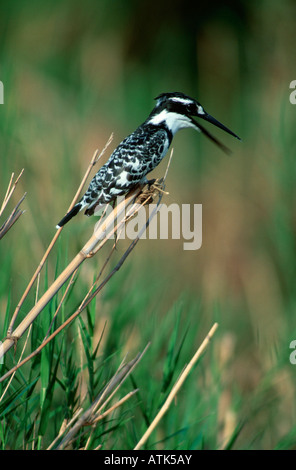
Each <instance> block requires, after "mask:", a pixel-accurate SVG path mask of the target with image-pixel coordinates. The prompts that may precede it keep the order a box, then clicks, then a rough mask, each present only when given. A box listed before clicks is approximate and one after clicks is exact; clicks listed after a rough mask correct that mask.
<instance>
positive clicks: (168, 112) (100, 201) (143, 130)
mask: <svg viewBox="0 0 296 470" xmlns="http://www.w3.org/2000/svg"><path fill="white" fill-rule="evenodd" d="M155 99H156V106H155V107H154V109H153V110H152V112H151V113H150V115H149V116H148V118H147V119H146V121H145V122H144V123H143V124H141V125H140V126H139V127H138V128H137V129H136V130H135V131H134V132H133V133H132V134H130V135H129V136H128V137H126V138H125V139H124V140H123V141H122V142H121V143H120V144H119V145H118V147H117V148H116V149H115V150H114V152H113V153H112V155H111V156H110V158H109V160H108V161H107V163H105V165H103V166H102V167H101V168H100V169H99V171H98V172H97V173H96V175H95V176H94V177H93V179H92V180H91V182H90V185H89V187H88V189H87V191H86V193H85V194H84V196H83V197H82V198H81V199H80V201H79V202H78V203H77V204H76V205H75V206H74V207H73V209H72V210H70V211H69V212H68V213H67V214H66V215H65V217H64V218H63V219H62V220H61V221H60V222H59V223H58V225H57V228H60V227H62V226H63V225H65V224H66V223H67V222H68V221H69V220H70V219H72V217H74V216H75V215H76V214H78V212H80V211H81V210H83V209H86V210H85V214H86V215H88V216H90V215H93V214H94V211H95V209H96V208H97V207H98V206H103V205H105V204H108V203H110V202H113V201H114V200H115V199H116V198H117V197H118V196H122V195H124V194H126V193H128V192H129V191H130V190H131V189H132V188H133V187H134V186H135V185H136V184H138V183H140V182H144V183H145V182H148V180H147V179H146V175H147V174H148V173H150V172H151V171H152V170H153V169H154V168H155V167H156V166H157V165H158V164H159V163H160V162H161V160H162V159H163V158H164V156H165V155H166V153H167V151H168V148H169V146H170V144H171V142H172V139H173V137H174V135H175V134H176V132H177V131H179V130H180V129H184V128H186V127H192V128H193V129H196V130H198V131H200V132H202V133H203V134H205V135H206V136H207V137H208V138H209V139H211V140H212V141H213V142H215V143H216V144H217V145H218V146H219V147H220V148H222V149H223V150H224V151H228V149H227V148H226V147H225V146H224V145H223V144H222V143H221V142H220V141H219V140H217V139H216V138H215V137H214V136H213V135H212V134H210V133H209V132H208V131H207V130H206V129H205V128H204V127H203V126H202V125H201V124H200V122H198V123H197V122H196V121H195V120H194V119H193V117H192V116H197V117H199V118H201V119H204V120H205V121H208V122H210V123H212V124H214V125H215V126H217V127H220V129H223V130H224V131H226V132H228V134H231V135H232V136H234V137H236V138H237V139H239V140H240V138H239V137H238V136H237V135H236V134H234V133H233V132H232V131H231V130H230V129H228V128H227V127H225V126H224V125H223V124H221V123H220V122H219V121H217V120H216V119H215V118H213V117H212V116H210V115H209V114H208V113H207V112H206V111H205V110H204V108H203V107H202V106H201V104H200V103H199V102H198V101H196V100H194V99H193V98H190V97H189V96H187V95H185V94H184V93H180V92H175V93H162V94H161V95H159V96H157V98H155Z"/></svg>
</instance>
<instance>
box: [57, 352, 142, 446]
mask: <svg viewBox="0 0 296 470" xmlns="http://www.w3.org/2000/svg"><path fill="white" fill-rule="evenodd" d="M148 347H149V344H148V345H147V346H146V347H145V349H144V351H143V352H142V353H139V354H137V356H136V357H135V358H134V359H132V360H131V361H130V362H128V363H127V364H124V365H122V367H120V369H119V370H118V371H117V372H116V373H115V375H114V376H113V377H112V379H111V380H110V381H109V382H108V384H107V385H106V386H105V387H104V389H103V390H102V391H101V392H100V393H99V395H98V396H97V398H96V399H95V400H94V402H93V403H92V404H91V406H90V407H89V408H88V409H87V410H86V411H85V412H84V413H83V414H82V415H81V416H80V418H79V419H78V421H77V422H76V423H75V424H74V426H73V427H72V429H70V430H69V432H68V433H67V434H66V436H64V438H63V439H62V441H61V442H60V444H59V445H58V446H57V448H56V449H58V450H62V449H64V448H65V447H67V446H68V445H69V444H70V443H71V442H72V441H73V439H74V438H75V436H76V434H77V432H78V431H79V430H80V429H81V428H82V427H84V426H86V425H90V424H92V419H93V418H94V419H96V418H98V414H97V413H98V412H99V411H100V410H101V409H102V408H103V407H104V405H105V403H107V402H108V401H109V396H110V395H112V396H113V395H114V393H115V392H116V391H117V390H118V389H119V388H120V386H121V385H122V384H123V383H124V381H125V380H126V379H127V377H128V376H129V375H130V374H131V372H132V371H133V370H134V368H135V367H136V365H137V364H138V363H139V362H140V360H141V359H142V357H143V355H144V354H145V352H146V351H147V348H148ZM106 396H107V397H108V398H107V400H106V401H105V403H104V404H103V405H102V406H101V407H100V409H99V410H97V408H98V406H99V405H100V404H101V403H102V401H103V399H104V398H105V397H106Z"/></svg>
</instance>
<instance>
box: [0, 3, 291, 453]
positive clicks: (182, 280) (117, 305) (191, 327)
mask: <svg viewBox="0 0 296 470" xmlns="http://www.w3.org/2000/svg"><path fill="white" fill-rule="evenodd" d="M295 18H296V4H295V2H294V1H292V0H284V1H281V2H279V1H275V0H268V1H267V0H259V1H257V2H254V1H246V0H245V1H243V0H236V1H232V0H228V1H224V2H220V1H217V0H212V1H211V2H203V1H201V2H188V1H184V0H183V1H181V0H170V2H168V1H163V0H162V1H159V2H155V3H153V2H152V3H151V2H148V1H147V0H143V1H141V2H137V1H135V0H126V1H125V2H114V4H111V2H110V1H107V0H99V1H95V0H86V1H85V2H83V3H82V2H78V1H77V0H71V1H70V0H63V2H59V1H53V0H51V1H48V0H45V1H43V2H42V5H41V4H40V2H37V1H34V0H31V1H27V2H11V1H8V0H2V2H1V16H0V32H1V44H0V60H1V69H0V80H1V81H2V82H3V84H4V100H5V101H4V105H1V106H0V152H1V171H0V185H1V186H0V189H1V194H0V195H1V200H2V199H3V197H4V192H5V190H6V188H7V185H8V182H9V179H10V175H11V173H12V172H15V174H19V173H20V171H21V169H22V168H24V169H25V171H24V174H23V176H22V179H21V181H20V182H19V184H18V188H17V190H16V192H15V194H14V201H12V202H11V208H13V207H14V205H15V203H16V202H17V201H18V200H19V199H20V197H21V196H22V194H23V193H24V192H27V197H26V200H25V201H24V203H23V209H24V208H25V209H26V213H25V214H23V216H22V217H21V218H20V220H19V221H18V222H17V224H16V225H15V226H14V227H13V228H12V229H11V231H10V232H9V234H8V235H7V236H6V237H5V238H4V239H3V240H1V243H0V260H1V268H0V314H1V315H0V331H1V332H2V333H3V334H1V338H2V337H3V336H5V334H6V331H5V330H4V321H5V320H4V319H5V318H6V321H7V315H10V314H11V313H12V312H13V310H14V308H15V306H16V305H17V302H18V300H19V298H20V296H21V295H22V293H23V291H24V288H25V287H26V285H27V283H28V281H29V279H30V278H31V276H32V274H33V272H34V270H35V268H36V266H37V264H38V263H39V261H40V259H41V258H42V255H43V253H44V251H45V249H46V248H47V246H48V244H49V242H50V240H51V239H52V236H53V234H54V231H55V228H54V227H55V225H56V223H57V222H58V221H59V220H60V218H61V217H62V216H63V215H64V213H65V211H66V210H67V208H68V205H69V203H70V201H71V200H72V197H73V195H74V193H75V191H76V189H77V187H78V185H79V182H80V180H81V177H82V175H83V174H84V172H85V169H86V167H87V165H88V163H89V161H90V158H91V156H92V154H93V152H94V150H95V149H96V148H98V147H99V148H102V147H103V146H104V144H105V142H106V141H107V139H108V137H109V135H110V134H111V132H114V140H113V142H112V144H111V147H112V150H113V148H115V146H116V145H117V144H118V143H119V142H120V141H121V140H122V139H123V138H124V137H125V136H126V135H127V134H129V133H130V132H132V131H133V130H134V129H135V127H136V126H138V125H139V124H140V123H141V122H143V121H144V120H145V119H146V117H147V114H148V113H149V112H150V110H151V109H152V107H153V98H154V97H155V96H157V95H158V94H159V93H161V92H164V91H183V92H184V93H187V94H189V95H191V96H193V97H196V98H197V99H198V100H199V101H200V102H201V103H202V104H203V106H204V107H205V109H206V110H207V111H208V112H209V113H210V114H212V115H213V116H214V117H216V118H217V119H218V120H220V121H221V122H223V123H224V124H225V125H227V126H228V127H229V128H231V129H232V130H233V131H234V132H236V133H237V134H238V135H239V136H240V137H241V138H242V139H243V142H242V143H240V142H237V141H235V140H234V139H232V138H231V137H230V136H228V135H226V134H225V135H224V134H222V132H220V131H219V130H218V129H211V130H212V132H213V133H215V135H217V136H219V138H221V140H222V141H223V142H225V144H226V145H228V146H229V147H230V148H231V149H232V151H233V154H232V155H231V156H230V157H228V156H225V155H224V154H223V153H221V151H220V150H219V149H218V148H215V146H213V144H212V143H211V142H209V141H207V140H206V139H204V138H203V136H201V135H198V134H196V133H194V132H193V131H190V130H186V131H184V132H182V133H179V134H178V135H177V136H176V137H175V140H174V142H173V147H174V157H173V161H172V164H171V167H170V171H169V175H168V180H167V190H168V191H169V193H170V194H169V196H167V199H166V201H165V202H167V203H168V204H170V203H172V202H177V203H179V204H182V203H191V204H193V203H201V204H202V205H203V245H202V248H201V249H200V250H198V251H183V241H182V240H169V241H167V240H142V241H141V242H140V243H139V245H138V246H137V248H136V250H135V251H134V252H133V253H132V255H131V257H130V258H129V260H128V262H127V264H125V265H124V267H123V268H122V271H120V273H118V275H117V276H115V277H114V279H113V280H112V282H111V283H110V284H109V285H108V287H107V289H106V291H104V292H103V294H102V295H101V296H100V297H99V298H98V299H97V302H96V304H95V307H93V308H94V309H95V314H96V320H95V323H96V335H100V334H101V332H102V327H103V325H104V324H105V322H107V327H106V331H105V333H104V335H105V336H104V341H103V342H102V345H101V348H100V349H99V352H98V355H99V359H100V361H101V362H100V364H105V363H106V362H107V363H108V361H107V358H111V359H110V361H111V364H112V367H113V368H116V364H117V365H118V362H116V361H119V360H120V358H121V357H122V356H123V355H124V354H125V353H126V352H127V351H129V352H131V353H132V354H134V353H135V352H138V351H139V350H142V349H143V348H144V347H145V345H146V344H147V342H148V341H151V342H152V346H151V349H150V350H148V352H147V353H146V355H145V358H144V359H143V361H142V362H141V365H140V366H139V368H138V369H137V370H136V371H135V373H134V377H133V381H134V382H135V384H136V386H137V387H139V388H140V395H139V396H136V398H135V399H134V401H133V403H132V404H129V406H127V407H126V409H125V412H124V413H125V414H124V415H123V417H121V419H122V420H123V422H120V425H119V424H118V429H120V430H121V431H120V434H117V437H116V438H114V439H110V440H109V441H108V439H107V438H106V440H105V441H104V446H105V447H104V448H107V449H108V448H109V449H110V448H115V449H116V448H132V447H133V446H134V445H135V444H136V442H137V439H139V438H140V437H141V435H142V433H143V432H144V431H145V426H147V423H148V422H149V421H150V420H151V418H153V416H154V415H155V412H156V410H157V409H158V407H159V404H160V403H161V401H162V397H163V395H161V393H165V392H164V391H162V392H161V389H162V386H163V384H164V383H165V375H166V374H165V373H163V370H165V364H166V366H167V363H165V361H166V357H167V352H168V351H169V348H170V341H171V340H170V338H171V335H173V334H174V331H176V330H175V329H174V325H175V324H176V321H177V320H176V318H177V316H178V315H180V322H179V326H178V334H177V336H176V338H175V342H176V347H178V345H180V344H181V342H182V340H183V338H184V335H186V337H185V340H184V344H183V347H182V349H181V352H180V357H179V359H178V361H179V362H178V366H177V365H176V369H175V368H174V370H173V372H174V374H175V375H174V379H176V378H177V376H178V374H179V372H180V369H178V368H180V367H182V365H183V364H184V363H186V362H188V361H189V360H190V357H191V356H192V354H193V353H194V351H195V350H196V348H197V347H198V345H199V343H200V341H201V340H202V339H203V335H204V334H205V333H206V332H207V330H208V328H209V326H210V325H211V324H212V323H213V321H218V323H219V330H218V334H217V336H216V337H215V339H214V342H213V344H212V345H211V347H210V349H211V351H209V352H208V353H207V356H206V357H205V358H204V361H202V363H201V364H200V365H199V366H198V367H200V369H198V368H197V369H196V370H195V372H194V373H193V375H192V376H191V377H190V379H189V380H188V383H186V384H185V386H184V388H183V389H182V393H181V394H180V396H178V403H176V406H175V408H174V409H173V410H171V411H170V412H169V413H168V415H167V416H166V417H165V419H164V421H163V423H162V425H161V426H160V427H159V429H158V433H156V434H157V436H154V437H155V441H154V443H152V441H151V443H150V445H151V446H155V445H156V444H155V442H157V441H158V442H160V444H159V445H160V446H161V445H163V446H164V447H166V448H217V447H219V446H220V445H221V443H222V442H224V440H225V438H226V437H227V438H230V436H236V433H238V429H239V430H240V432H239V433H238V436H237V439H236V440H235V442H234V443H233V446H234V447H235V448H248V449H249V448H268V449H269V448H293V447H295V433H296V424H295V418H296V409H295V391H296V379H295V366H293V365H291V364H290V362H289V354H290V352H291V350H289V345H290V342H291V341H292V340H293V339H296V320H295V309H296V289H295V271H296V243H295V232H296V217H295V213H296V212H295V205H296V187H295V179H296V166H295V150H296V139H295V123H296V120H295V113H296V107H295V106H293V105H292V104H291V103H290V101H289V95H290V93H291V90H289V84H290V82H291V81H292V80H295V79H296V72H295ZM107 157H108V155H107V156H106V158H107ZM165 165H166V161H165V162H163V163H162V164H161V165H160V166H159V168H157V170H156V171H155V172H154V175H155V177H156V176H162V175H163V173H164V169H165ZM13 204H14V205H13ZM93 224H94V219H92V218H91V219H88V218H86V217H84V216H83V215H78V216H77V218H75V219H74V220H73V221H72V222H71V224H69V225H67V226H66V228H65V229H64V231H63V233H62V236H61V241H60V243H59V246H58V247H56V248H55V256H53V257H51V259H50V262H49V263H48V265H47V267H46V274H44V273H43V275H42V277H41V281H40V285H41V286H42V289H43V288H44V286H45V284H46V283H47V282H51V280H52V279H54V276H55V273H56V271H60V270H61V269H62V268H63V267H64V266H65V265H66V262H67V260H70V259H71V258H72V257H73V256H74V255H75V254H76V252H77V250H78V249H79V248H80V247H81V246H82V244H83V243H84V241H85V240H86V239H87V237H88V236H89V235H90V234H91V232H92V229H93ZM122 243H123V244H122V246H121V245H119V246H118V250H119V254H120V253H122V252H124V249H125V248H126V245H125V244H124V242H122ZM126 243H127V242H126ZM97 263H98V261H97V260H95V259H94V260H93V264H91V263H89V265H88V266H87V268H85V267H83V276H82V277H81V278H80V280H79V283H77V284H76V285H75V288H74V289H73V291H72V295H71V298H70V299H69V301H68V303H67V305H68V308H69V312H71V309H73V308H74V306H75V305H77V304H78V302H79V301H80V300H81V298H82V297H83V295H84V294H85V292H86V290H87V286H88V285H89V283H90V282H91V281H92V279H93V277H94V274H95V273H96V272H97V270H98V265H97ZM34 295H35V291H34V292H32V293H31V295H30V296H29V297H28V299H27V300H26V302H25V304H24V306H23V308H22V312H21V314H22V315H24V314H25V313H26V312H27V311H28V310H29V309H30V307H31V306H32V303H33V302H34ZM180 299H181V300H180ZM180 304H181V305H182V308H181V307H180ZM50 308H51V307H49V310H50ZM6 312H7V315H5V313H6ZM178 312H179V313H178ZM85 321H86V320H85ZM37 323H38V325H39V327H38V325H37V326H36V327H34V328H36V331H37V330H38V328H41V329H43V328H44V325H42V320H38V322H37ZM77 329H78V327H77V325H76V326H74V327H73V328H72V329H71V330H70V333H69V336H71V335H72V337H73V338H74V337H75V335H77ZM44 331H46V330H44ZM186 332H187V334H186ZM36 334H37V333H36ZM94 335H95V333H94ZM68 340H69V338H68ZM69 341H70V340H69ZM33 342H34V338H33V339H32V343H33ZM70 343H71V341H70ZM32 347H33V345H32ZM63 348H64V349H63ZM58 351H59V353H60V357H61V364H60V369H61V370H59V371H58V372H56V373H57V374H58V373H59V374H60V375H59V377H60V379H59V380H60V384H61V383H62V382H63V377H66V376H65V375H63V374H64V373H65V374H66V372H65V371H66V369H67V368H68V369H67V374H70V372H71V371H70V368H71V365H72V362H73V361H74V358H73V357H72V355H71V352H70V351H68V350H67V348H66V346H65V345H64V343H62V342H61V343H59V348H58ZM113 355H115V356H113ZM68 356H69V357H68ZM70 356H71V357H70ZM9 360H10V361H11V362H13V360H14V359H13V353H12V354H11V357H10V359H9ZM55 361H56V362H57V363H58V358H57V357H55V359H54V360H53V362H52V367H53V368H54V367H55ZM37 362H38V361H37ZM74 362H75V361H74ZM34 364H35V366H36V363H34ZM39 365H40V364H39ZM35 366H34V367H35ZM34 367H33V368H32V370H31V372H30V376H29V377H30V381H31V380H32V381H33V380H34V378H35V375H34ZM110 367H111V366H110ZM112 367H111V369H112ZM174 367H175V366H174ZM3 368H4V366H3V367H2V369H3ZM3 370H4V369H3ZM28 370H29V369H24V372H23V373H22V372H19V374H18V375H17V376H16V377H17V378H15V379H14V381H13V383H15V389H16V390H17V389H18V387H20V389H19V390H21V391H22V390H23V388H21V387H24V384H25V383H26V381H28V380H29V379H28V375H26V374H28V373H29V372H28ZM25 371H27V372H25ZM148 371H149V373H147V372H148ZM195 373H196V376H195V375H194V374H195ZM22 374H24V375H22ZM105 376H108V373H107V372H106V371H105V372H102V374H101V375H100V376H99V378H98V377H97V378H96V380H95V383H93V384H92V386H93V387H94V388H95V387H98V389H97V390H96V393H97V392H98V390H99V387H100V386H102V384H103V383H104V380H106V377H105ZM196 377H197V378H196ZM73 380H74V379H73ZM100 381H101V382H100ZM99 382H100V383H99ZM32 387H33V388H32V390H33V389H34V387H35V385H32ZM36 387H37V385H36ZM61 389H62V390H63V392H64V393H66V392H65V390H67V387H66V385H63V386H61ZM34 390H35V389H34ZM36 390H37V389H36ZM15 393H16V392H15ZM19 393H20V392H19ZM22 393H25V392H22ZM26 393H27V396H29V395H30V396H31V393H33V392H32V391H31V389H29V391H28V390H27V391H26ZM60 393H61V392H57V394H56V395H55V396H54V397H53V402H52V403H53V404H55V406H56V409H57V410H58V412H59V413H60V415H58V418H56V419H58V420H62V418H63V416H64V415H63V413H64V410H65V409H66V408H67V407H66V405H65V403H64V402H62V403H61V400H63V399H64V398H61V395H60ZM15 396H17V395H15ZM15 396H13V397H11V398H10V399H11V400H12V398H13V399H15ZM21 396H22V397H23V398H24V396H25V395H24V394H23V395H21ZM21 396H20V398H19V401H17V400H16V403H18V406H19V408H22V407H23V408H24V406H25V405H23V402H22V399H23V398H21ZM32 396H33V395H32ZM65 396H66V395H65ZM90 396H91V394H90ZM67 397H68V399H69V395H67ZM71 400H72V404H73V397H72V398H71ZM12 403H15V402H12ZM26 403H27V402H26ZM38 403H39V402H38ZM38 403H37V402H36V401H34V404H32V403H31V405H30V406H31V408H30V407H29V408H26V409H23V410H22V411H21V412H20V414H19V416H23V422H26V426H27V427H26V432H27V433H28V435H30V439H31V440H32V441H33V438H32V433H31V434H30V429H33V427H34V423H35V422H36V421H34V420H36V419H37V418H36V416H38V419H39V417H40V415H39V414H38V413H37V411H36V410H37V409H38ZM40 403H41V404H42V400H41V399H40ZM26 406H27V405H26ZM59 407H60V408H59ZM65 407H66V408H65ZM53 409H54V406H53V405H52V410H53ZM1 410H2V412H3V409H1ZM1 410H0V411H1ZM5 410H6V411H5V413H4V414H3V415H2V421H1V423H2V432H4V431H3V429H4V428H5V426H13V425H14V426H15V429H16V426H17V423H14V424H11V423H13V420H16V421H17V417H16V416H13V410H14V408H13V406H12V405H11V407H10V408H8V409H5ZM141 413H142V414H141ZM150 413H151V414H150ZM34 414H35V415H34ZM33 415H34V416H35V417H34V418H33V417H32V416H33ZM9 417H10V418H9ZM9 419H11V420H12V421H10V424H7V423H9ZM24 420H25V421H24ZM30 420H31V421H30ZM59 425H60V424H59ZM59 425H58V423H57V422H55V421H54V419H52V427H50V425H48V429H47V430H46V433H47V434H45V438H44V439H45V442H47V444H48V443H50V442H51V439H53V437H54V436H55V432H56V430H57V429H58V428H59ZM30 426H31V428H30ZM105 426H106V425H105ZM241 426H242V428H241ZM107 427H108V426H107ZM109 427H111V424H109ZM29 428H30V429H29ZM122 429H124V431H122ZM32 432H33V431H32ZM44 432H45V431H44V430H43V429H42V436H43V435H44ZM104 433H105V434H106V433H107V430H106V429H105V428H104V432H103V431H102V435H104ZM173 433H175V434H173ZM172 434H173V435H172ZM3 435H4V434H3V433H2V436H3ZM98 436H99V437H97V439H98V441H97V442H96V445H98V443H99V442H101V441H100V435H98ZM0 437H1V435H0ZM10 439H11V440H10V441H8V442H7V443H6V444H2V445H3V447H6V446H8V447H15V448H21V447H22V446H25V444H24V440H25V438H23V440H22V441H20V439H21V438H19V439H18V437H17V436H15V440H14V439H13V438H10ZM0 440H1V439H0ZM30 442H31V441H30ZM149 442H150V441H149ZM39 444H40V441H39ZM28 447H29V448H31V447H30V444H28Z"/></svg>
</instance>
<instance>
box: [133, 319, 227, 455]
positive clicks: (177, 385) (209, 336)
mask: <svg viewBox="0 0 296 470" xmlns="http://www.w3.org/2000/svg"><path fill="white" fill-rule="evenodd" d="M217 328H218V323H214V325H213V326H212V328H211V329H210V331H209V333H208V334H207V336H206V337H205V339H204V340H203V342H202V344H201V345H200V347H199V348H198V350H197V351H196V353H195V354H194V356H193V357H192V359H191V361H190V362H189V364H187V366H186V367H185V369H184V370H183V372H182V373H181V375H180V377H179V378H178V380H177V381H176V383H175V385H174V386H173V388H172V390H171V391H170V393H169V395H168V397H167V399H166V401H165V402H164V404H163V406H162V407H161V409H160V410H159V412H158V413H157V415H156V417H155V418H154V420H153V421H152V423H151V424H150V426H149V427H148V429H147V430H146V432H145V433H144V435H143V436H142V437H141V439H140V440H139V442H138V444H137V445H136V447H135V448H134V450H139V449H140V448H141V447H143V445H144V444H145V442H146V441H147V439H148V438H149V436H150V435H151V433H152V432H153V431H154V429H155V428H156V426H157V425H158V424H159V422H160V421H161V419H162V418H163V416H164V415H165V413H166V412H167V411H168V409H169V407H170V405H171V404H172V401H173V400H174V398H175V397H176V395H177V393H178V392H179V390H180V388H181V387H182V385H183V383H184V382H185V380H186V378H187V377H188V375H189V373H190V371H191V369H192V367H193V366H194V364H195V363H196V362H197V360H198V359H199V358H200V356H201V355H202V353H203V352H204V351H205V349H206V348H207V346H208V344H209V342H210V340H211V339H212V337H213V335H214V334H215V331H216V330H217Z"/></svg>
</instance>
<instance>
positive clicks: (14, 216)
mask: <svg viewBox="0 0 296 470" xmlns="http://www.w3.org/2000/svg"><path fill="white" fill-rule="evenodd" d="M23 172H24V169H22V171H21V172H20V174H19V176H18V177H17V179H16V180H15V182H14V184H12V181H13V178H14V173H12V174H11V177H10V181H9V184H8V187H7V190H6V193H5V196H4V199H3V202H2V205H1V209H0V217H1V215H2V214H3V212H4V209H5V208H6V206H7V204H8V202H9V200H10V198H11V196H12V194H13V193H14V190H15V188H16V185H17V183H18V182H19V179H20V177H21V176H22V174H23ZM26 194H27V193H25V194H24V195H23V197H22V198H21V199H20V200H19V202H18V203H17V205H16V206H15V208H14V209H13V211H12V212H11V214H10V216H9V217H8V218H7V219H6V221H5V222H4V224H3V225H2V226H1V227H0V240H1V238H3V237H4V235H6V234H7V232H8V231H9V230H10V229H11V227H12V226H13V225H14V224H15V222H16V221H17V220H18V219H19V218H20V216H21V215H22V214H23V213H24V212H25V211H21V210H19V206H20V205H21V203H22V202H23V200H24V199H25V197H26Z"/></svg>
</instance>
